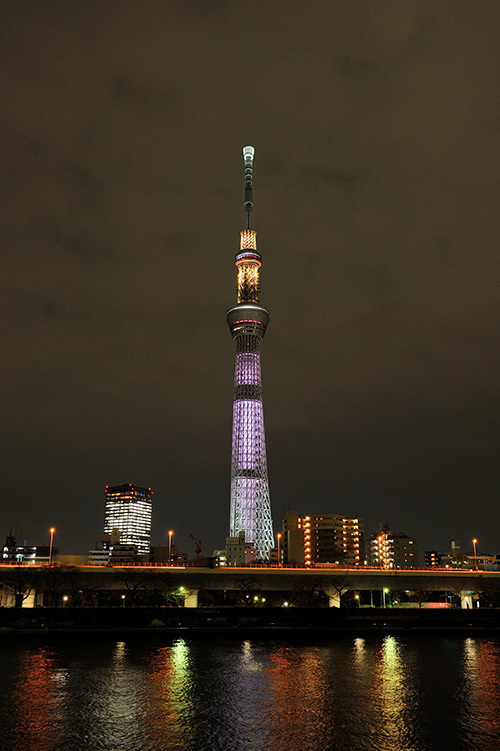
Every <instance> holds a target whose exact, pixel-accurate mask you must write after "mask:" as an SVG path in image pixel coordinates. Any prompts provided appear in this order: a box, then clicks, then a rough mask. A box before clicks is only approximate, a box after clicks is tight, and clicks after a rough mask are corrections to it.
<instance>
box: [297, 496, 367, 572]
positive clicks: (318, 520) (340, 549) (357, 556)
mask: <svg viewBox="0 0 500 751" xmlns="http://www.w3.org/2000/svg"><path fill="white" fill-rule="evenodd" d="M363 555H364V534H363V520H362V519H359V518H356V519H354V518H350V517H346V516H342V514H309V515H299V513H298V512H297V511H293V510H289V511H288V512H287V515H286V518H285V519H283V559H284V561H285V562H287V563H296V564H298V565H306V566H311V565H313V564H315V563H338V564H344V565H348V566H359V565H362V564H363V563H364V559H363Z"/></svg>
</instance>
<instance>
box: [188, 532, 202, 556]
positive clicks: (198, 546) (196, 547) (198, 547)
mask: <svg viewBox="0 0 500 751" xmlns="http://www.w3.org/2000/svg"><path fill="white" fill-rule="evenodd" d="M189 536H190V538H191V539H192V541H193V542H194V552H195V553H196V563H198V561H199V558H200V553H201V542H200V541H199V540H197V539H196V537H193V535H192V534H191V532H190V533H189Z"/></svg>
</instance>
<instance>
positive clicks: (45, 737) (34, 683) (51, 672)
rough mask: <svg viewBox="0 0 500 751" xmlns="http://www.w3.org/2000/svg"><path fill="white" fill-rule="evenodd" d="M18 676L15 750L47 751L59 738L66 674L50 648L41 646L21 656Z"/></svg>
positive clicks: (14, 719)
mask: <svg viewBox="0 0 500 751" xmlns="http://www.w3.org/2000/svg"><path fill="white" fill-rule="evenodd" d="M18 675H19V680H18V681H17V684H16V686H15V688H14V691H13V700H12V707H13V713H14V717H13V718H12V719H13V723H12V725H13V731H12V747H13V748H17V747H18V748H19V749H22V751H45V750H46V749H50V748H52V747H53V745H54V743H55V741H56V739H57V735H58V731H57V727H58V723H59V727H60V722H61V719H62V706H61V704H62V696H63V694H64V691H63V689H64V685H65V683H66V679H67V675H66V672H65V671H63V670H58V669H57V665H56V662H55V659H54V656H53V654H52V653H51V651H50V650H49V649H47V647H40V648H39V649H35V650H33V651H27V652H23V653H22V656H21V658H20V662H19V671H18Z"/></svg>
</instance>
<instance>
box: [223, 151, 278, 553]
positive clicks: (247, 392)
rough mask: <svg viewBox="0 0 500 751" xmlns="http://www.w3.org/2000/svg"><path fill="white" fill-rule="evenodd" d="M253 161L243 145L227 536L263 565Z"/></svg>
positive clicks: (269, 530) (266, 510)
mask: <svg viewBox="0 0 500 751" xmlns="http://www.w3.org/2000/svg"><path fill="white" fill-rule="evenodd" d="M253 156H254V149H253V147H252V146H245V148H244V149H243V158H244V160H245V201H244V209H245V215H246V220H245V225H246V226H245V229H243V230H242V231H241V233H240V251H239V253H238V254H237V255H236V259H235V265H236V268H237V295H238V304H237V305H236V307H235V308H231V310H228V313H227V322H228V324H229V328H230V330H231V334H232V336H233V339H234V340H235V342H236V362H235V372H234V405H233V443H232V462H231V517H230V523H229V535H230V537H237V536H238V534H239V533H240V532H241V531H243V532H245V540H246V541H247V542H251V543H253V545H254V546H255V553H256V557H257V559H260V560H267V559H268V558H269V550H270V549H271V548H272V547H274V536H273V524H272V519H271V502H270V499H269V482H268V479H267V459H266V439H265V435H264V411H263V409H262V384H261V376H260V343H261V341H262V339H263V337H264V334H265V332H266V327H267V324H268V322H269V313H268V312H267V310H265V309H264V308H262V307H261V306H260V305H259V291H260V280H259V270H260V267H261V265H262V261H261V256H260V255H259V254H258V253H257V233H256V231H255V230H254V229H251V228H250V218H251V214H252V209H253V196H252V167H253Z"/></svg>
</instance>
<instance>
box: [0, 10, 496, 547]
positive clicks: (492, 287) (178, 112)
mask: <svg viewBox="0 0 500 751" xmlns="http://www.w3.org/2000/svg"><path fill="white" fill-rule="evenodd" d="M0 14H1V17H0V34H1V39H0V47H1V49H2V57H3V65H2V68H1V70H0V95H1V97H2V102H3V103H4V107H3V116H2V122H1V124H0V153H1V159H2V170H1V171H0V183H1V184H0V192H1V198H2V204H1V205H2V208H1V212H2V216H1V219H2V236H3V238H4V254H3V269H2V270H3V272H4V281H3V286H2V296H1V306H2V322H3V325H2V335H3V342H4V348H5V353H6V354H5V361H4V366H3V368H2V375H1V385H2V393H3V395H4V400H5V417H4V421H3V431H4V460H5V467H6V469H7V472H6V474H7V480H6V482H5V484H4V485H3V491H2V492H3V496H2V506H1V509H2V510H1V513H0V521H1V523H2V525H3V528H4V531H5V532H7V531H8V528H9V527H10V525H11V524H14V523H15V522H16V520H17V522H18V523H19V526H20V527H21V528H22V530H23V531H24V533H25V534H26V535H27V536H28V537H29V538H30V539H31V540H33V541H35V542H37V541H41V540H42V539H43V537H44V535H46V530H47V528H48V527H49V526H50V525H52V524H54V525H56V526H57V527H58V530H59V531H58V535H59V536H60V538H59V543H60V545H61V547H62V548H63V549H65V550H68V551H69V550H79V551H84V550H85V549H86V548H87V547H88V546H90V545H91V544H93V542H94V540H95V539H96V537H97V536H98V535H99V533H100V531H101V523H102V517H103V487H104V485H105V484H106V483H110V484H111V483H120V482H129V481H132V482H137V483H143V484H146V485H151V486H152V487H153V488H154V489H155V491H156V494H155V499H156V500H155V519H154V528H155V532H154V537H155V541H156V540H160V539H163V534H164V531H165V530H166V529H168V528H171V527H173V528H175V529H178V530H179V534H180V539H181V544H183V545H185V546H187V545H188V544H189V538H188V533H189V532H192V533H193V534H195V536H196V537H198V538H201V539H202V541H203V543H204V547H205V546H206V548H205V549H208V550H210V549H211V548H212V547H214V546H215V545H219V544H220V543H222V542H223V540H224V537H225V534H226V530H227V518H228V503H229V500H228V499H229V490H228V486H229V463H230V462H229V451H230V431H231V399H232V367H233V345H232V342H231V339H230V335H229V332H228V330H227V327H226V324H225V320H224V314H225V310H226V309H227V308H228V307H230V306H231V305H232V304H233V302H234V267H233V265H232V261H233V255H234V253H235V252H236V249H237V243H238V232H239V228H240V220H241V215H242V160H241V147H242V146H243V145H245V144H246V143H252V144H254V146H255V147H256V161H255V200H256V206H255V221H256V227H257V229H258V231H259V237H258V243H259V249H260V251H261V252H262V254H263V257H264V266H263V271H262V301H263V303H264V304H265V305H266V306H268V307H269V309H270V311H271V324H270V328H269V331H268V333H267V334H266V339H265V341H264V344H263V349H262V352H263V378H264V400H265V414H266V428H267V440H268V449H269V471H270V480H271V494H272V503H273V509H274V518H275V525H276V526H278V521H279V519H280V518H281V517H282V515H283V513H284V511H285V510H286V508H287V506H299V507H300V508H302V509H307V510H311V511H323V510H329V511H336V510H339V511H342V512H345V513H349V514H351V513H352V514H359V515H361V516H364V517H365V519H366V522H367V527H368V530H369V531H371V529H374V528H375V527H376V525H377V524H378V522H379V521H382V520H384V519H387V518H388V519H389V520H390V521H391V523H393V524H394V526H397V527H399V528H404V529H405V530H406V531H408V532H409V533H411V534H414V535H416V536H417V537H418V538H419V539H420V542H421V546H422V547H423V548H425V547H446V546H447V545H448V542H449V539H450V538H451V537H455V538H457V537H458V538H460V537H462V538H463V542H464V545H465V546H467V544H468V540H470V539H471V538H472V537H473V536H476V537H478V538H479V539H480V542H481V547H483V546H484V548H489V549H491V550H498V535H497V533H496V530H497V529H498V527H499V525H500V516H499V514H498V513H497V511H496V508H497V505H498V504H497V503H496V501H497V487H496V486H497V469H496V461H495V457H496V456H497V453H498V451H497V449H498V440H499V439H498V435H499V427H500V425H499V423H500V403H499V398H498V394H497V387H498V372H499V358H498V334H497V331H496V328H497V321H498V313H499V311H498V307H499V298H498V290H497V288H498V282H497V280H498V272H499V253H498V251H499V241H498V227H497V224H498V222H497V215H498V201H499V198H500V195H499V194H500V180H499V174H500V171H499V164H498V161H499V158H498V154H499V153H500V148H499V147H500V143H499V140H500V136H499V128H498V123H499V115H500V112H499V102H498V94H497V92H498V82H499V78H500V62H499V59H498V54H497V44H498V37H499V31H500V28H499V27H500V12H499V8H498V4H497V3H496V2H493V1H492V2H481V3H475V4H474V6H472V5H471V4H469V3H462V2H459V3H457V2H451V0H450V2H448V0H442V2H440V3H438V4H436V3H434V2H407V3H399V2H395V1H394V2H389V1H388V2H377V3H371V4H370V3H361V2H359V3H357V2H350V3H335V4H332V3H329V2H328V3H327V2H319V3H315V4H314V5H313V6H310V7H309V6H307V7H306V6H304V7H300V6H299V5H294V6H293V8H292V7H291V6H290V4H289V3H282V2H271V3H266V4H257V5H256V4H254V5H253V6H252V7H251V8H250V7H249V6H248V4H244V3H240V2H233V3H225V2H197V3H187V4H186V3H182V2H179V3H176V2H174V3H167V4H165V3H162V2H153V1H152V0H151V1H150V2H144V3H141V4H140V6H139V5H138V4H136V3H131V2H114V1H113V0H112V1H111V2H107V3H105V4H92V5H90V4H89V3H85V2H83V3H82V2H79V3H76V2H64V3H62V2H61V3H59V2H55V3H51V4H50V6H47V5H40V4H34V3H17V2H16V3H14V2H4V3H3V4H2V8H1V9H0ZM479 509H480V510H481V511H480V512H479Z"/></svg>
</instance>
